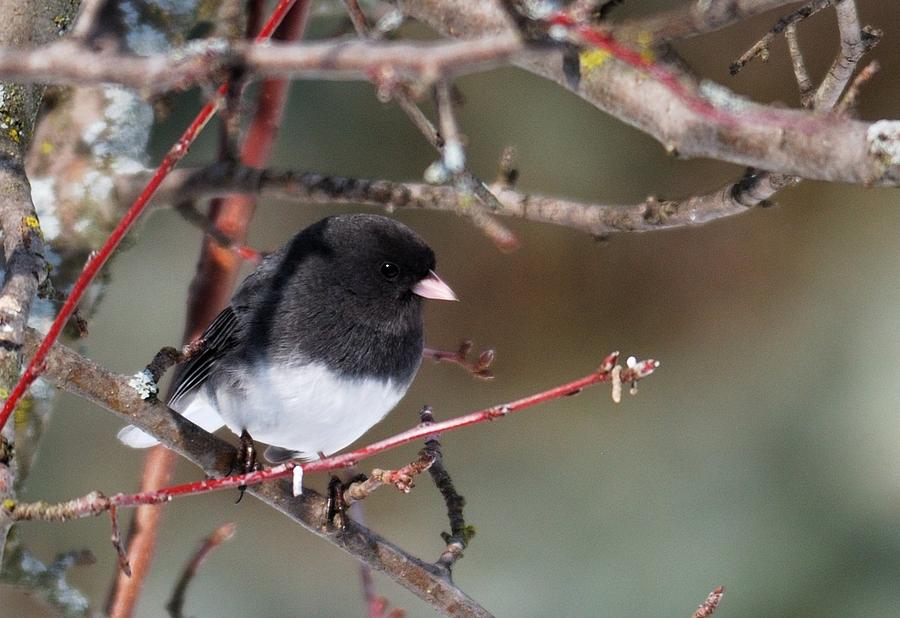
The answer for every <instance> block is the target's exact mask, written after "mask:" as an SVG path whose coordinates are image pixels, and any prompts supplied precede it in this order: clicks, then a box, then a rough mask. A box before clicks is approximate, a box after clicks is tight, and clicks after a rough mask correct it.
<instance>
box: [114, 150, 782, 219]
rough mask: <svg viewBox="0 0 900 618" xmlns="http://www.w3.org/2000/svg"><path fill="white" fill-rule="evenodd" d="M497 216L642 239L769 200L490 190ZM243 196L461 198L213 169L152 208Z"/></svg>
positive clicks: (748, 192)
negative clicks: (628, 200)
mask: <svg viewBox="0 0 900 618" xmlns="http://www.w3.org/2000/svg"><path fill="white" fill-rule="evenodd" d="M143 178H144V175H143V174H139V175H135V176H127V177H121V178H120V179H119V181H118V182H117V185H118V189H117V190H118V194H119V196H120V199H127V198H128V196H129V195H130V194H131V193H132V191H133V190H134V187H135V186H136V185H137V184H138V183H139V182H140V180H141V179H143ZM491 188H492V189H493V192H494V194H495V195H496V198H497V201H498V203H499V205H500V208H499V209H497V210H496V211H495V213H496V214H497V215H500V216H506V217H513V218H519V219H527V220H529V221H536V222H540V223H551V224H554V225H561V226H564V227H569V228H572V229H576V230H580V231H583V232H588V233H590V234H593V235H595V236H598V237H605V236H608V235H610V234H615V233H619V232H647V231H652V230H661V229H670V228H676V227H685V226H696V225H702V224H704V223H708V222H710V221H713V220H716V219H721V218H723V217H728V216H732V215H736V214H740V213H743V212H746V211H747V210H748V209H749V208H752V207H754V206H757V205H759V204H761V203H762V202H763V201H764V200H765V199H767V198H768V197H769V196H770V195H771V193H767V192H764V191H763V192H762V193H764V194H765V195H764V196H761V195H757V190H758V187H757V184H755V183H754V181H753V177H752V176H751V177H750V179H749V180H748V179H746V178H745V179H741V180H739V181H738V182H735V183H732V184H729V185H727V186H725V187H723V188H721V189H719V190H717V191H714V192H712V193H709V194H705V195H700V196H693V197H689V198H686V199H683V200H664V199H659V198H656V197H649V198H647V199H646V200H645V201H644V202H641V203H638V204H623V205H607V204H591V203H585V202H578V201H574V200H566V199H562V198H557V197H548V196H543V195H534V194H528V193H522V192H519V191H516V190H514V189H511V188H509V187H507V186H505V183H504V184H499V185H494V186H492V187H491ZM229 193H249V194H254V195H259V196H264V197H270V198H276V199H282V200H292V201H298V202H302V203H306V204H328V205H360V204H363V205H369V206H381V207H385V208H388V209H396V208H410V209H426V210H437V211H445V212H454V213H455V212H456V211H457V209H458V208H459V203H460V200H461V199H464V197H465V195H464V194H462V193H460V191H459V190H458V189H456V188H454V187H449V186H433V185H429V184H423V183H401V182H392V181H388V180H367V179H357V178H344V177H340V176H326V175H323V174H316V173H311V172H275V171H270V170H264V171H259V170H249V169H244V168H226V167H220V166H213V167H210V168H205V169H202V170H189V169H182V170H177V171H175V172H173V173H172V175H171V176H170V177H169V179H167V180H166V182H165V183H164V184H163V185H162V187H160V191H159V192H158V194H157V200H158V202H159V203H166V202H168V201H169V200H173V199H177V198H178V197H180V196H184V195H191V196H203V195H222V194H229Z"/></svg>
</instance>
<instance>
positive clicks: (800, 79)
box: [784, 24, 813, 107]
mask: <svg viewBox="0 0 900 618" xmlns="http://www.w3.org/2000/svg"><path fill="white" fill-rule="evenodd" d="M784 38H785V40H786V41H787V46H788V52H789V53H790V55H791V66H792V67H793V69H794V77H796V78H797V87H798V88H799V89H800V104H801V105H802V106H803V107H812V103H813V84H812V80H811V79H810V78H809V73H808V72H807V70H806V63H805V62H804V61H803V53H802V52H801V51H800V41H799V40H798V39H797V24H790V25H789V26H788V27H787V28H785V30H784Z"/></svg>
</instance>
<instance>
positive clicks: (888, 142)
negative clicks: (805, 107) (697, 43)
mask: <svg viewBox="0 0 900 618" xmlns="http://www.w3.org/2000/svg"><path fill="white" fill-rule="evenodd" d="M713 4H722V5H727V4H730V3H725V2H723V3H713ZM476 5H477V6H476ZM403 8H404V10H405V11H406V13H407V14H408V15H410V16H411V17H413V18H415V19H417V20H419V21H421V22H423V23H425V24H427V25H429V26H431V27H432V28H434V29H436V30H437V31H439V32H441V33H443V34H446V35H449V36H456V37H461V38H465V37H477V36H485V35H487V34H496V33H499V32H508V31H509V24H508V21H507V19H506V17H505V15H504V14H503V12H502V11H500V10H499V9H498V8H496V6H495V3H476V2H472V1H469V2H461V1H460V0H420V1H418V2H408V3H404V4H403ZM612 33H613V35H616V33H617V31H616V30H613V31H612ZM512 61H513V63H514V64H516V65H517V66H519V67H521V68H524V69H525V70H528V71H531V72H532V73H535V74H537V75H541V76H543V77H546V78H548V79H550V80H552V81H554V82H556V83H558V84H560V85H561V86H563V87H565V88H567V89H569V90H572V91H573V92H574V93H575V94H577V95H578V96H580V97H581V98H583V99H584V100H586V101H588V102H589V103H591V104H593V105H594V106H596V107H597V108H599V109H601V110H603V111H606V112H608V113H610V114H612V115H614V116H615V117H617V118H619V119H620V120H622V121H623V122H626V123H628V124H630V125H632V126H634V127H636V128H638V129H639V130H641V131H643V132H645V133H648V134H649V135H651V136H653V137H654V138H655V139H657V140H658V141H659V142H661V143H662V144H663V145H664V146H665V148H666V149H667V151H669V152H672V153H678V154H679V156H683V157H710V158H714V159H721V160H724V161H731V162H733V163H738V164H741V165H745V166H750V167H755V168H758V169H768V170H773V171H777V172H779V173H784V174H792V175H796V176H801V177H804V178H810V179H818V180H830V181H840V182H853V183H863V184H875V185H889V186H896V185H898V184H900V136H898V135H895V133H896V134H900V120H893V121H881V122H883V123H886V124H878V123H865V122H858V121H851V120H849V119H841V120H837V121H836V120H835V119H834V118H833V117H830V116H825V115H821V114H815V113H811V112H807V111H798V110H787V109H779V108H776V107H772V106H766V105H759V104H756V103H753V102H750V101H748V100H746V99H743V98H741V97H738V96H737V95H735V94H734V93H733V92H731V91H730V90H728V89H726V88H724V87H722V86H719V85H716V84H712V83H708V82H703V83H701V84H700V85H699V86H690V85H689V84H690V82H691V81H692V80H691V78H690V76H688V75H683V74H680V73H679V72H678V70H677V69H674V68H672V67H667V69H668V70H671V71H672V72H673V74H674V75H676V76H677V77H678V78H679V79H680V80H684V83H685V88H688V91H689V92H691V94H692V96H696V97H699V98H703V97H706V98H707V99H708V100H710V101H711V102H712V103H713V105H714V106H715V107H716V108H717V109H723V110H728V111H729V112H730V113H729V118H732V119H733V120H734V121H733V122H723V121H722V120H721V119H717V120H715V121H711V120H710V118H709V117H708V116H705V115H703V114H699V113H697V111H695V110H692V109H691V108H690V107H689V106H688V105H686V104H685V102H684V101H683V100H682V99H681V98H679V97H678V96H676V95H675V94H673V93H672V91H671V90H669V89H668V88H667V87H666V86H665V85H663V84H661V83H658V82H656V81H654V80H648V79H647V78H646V75H645V74H644V73H642V72H641V71H638V70H636V69H633V68H630V67H628V66H625V65H624V64H623V63H621V62H604V63H603V64H602V65H600V66H597V67H594V68H592V69H591V70H590V71H586V72H583V74H582V76H581V80H580V82H579V84H578V85H577V87H573V86H572V85H571V84H570V83H569V80H568V79H567V76H566V74H565V72H564V70H563V63H562V55H561V53H560V52H558V51H547V50H533V51H531V52H530V53H528V54H525V55H518V56H516V57H514V58H513V59H512Z"/></svg>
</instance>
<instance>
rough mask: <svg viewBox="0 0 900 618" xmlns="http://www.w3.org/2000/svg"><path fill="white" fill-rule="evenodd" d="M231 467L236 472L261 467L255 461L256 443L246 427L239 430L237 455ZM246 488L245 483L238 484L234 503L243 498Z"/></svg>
mask: <svg viewBox="0 0 900 618" xmlns="http://www.w3.org/2000/svg"><path fill="white" fill-rule="evenodd" d="M233 469H236V470H237V472H238V474H249V473H250V472H255V471H257V470H261V469H262V466H260V465H259V463H257V461H256V445H255V444H254V443H253V438H251V437H250V434H249V433H248V432H247V430H246V429H245V430H244V431H242V432H241V438H240V443H239V445H238V451H237V455H236V456H235V460H234V465H233ZM246 490H247V486H246V485H239V486H238V492H239V493H238V498H237V500H235V501H234V503H235V504H238V503H239V502H240V501H241V500H242V499H243V498H244V492H245V491H246Z"/></svg>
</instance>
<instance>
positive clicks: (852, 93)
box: [834, 60, 881, 116]
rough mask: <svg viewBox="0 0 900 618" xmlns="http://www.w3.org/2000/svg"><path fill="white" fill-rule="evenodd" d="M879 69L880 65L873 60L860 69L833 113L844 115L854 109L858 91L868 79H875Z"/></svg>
mask: <svg viewBox="0 0 900 618" xmlns="http://www.w3.org/2000/svg"><path fill="white" fill-rule="evenodd" d="M880 69H881V65H880V64H879V63H878V61H877V60H873V61H872V62H870V63H869V64H867V65H866V66H864V67H863V68H862V70H861V71H860V72H859V73H858V74H857V75H856V77H855V78H854V79H853V82H852V83H851V84H850V85H849V86H848V87H847V92H846V94H844V96H843V98H842V99H841V100H840V101H838V104H837V106H835V108H834V111H835V112H836V113H837V114H838V115H840V116H843V115H846V114H847V113H848V111H849V110H852V109H853V108H854V107H856V100H857V99H858V98H859V93H860V90H861V89H862V87H863V86H865V85H866V84H867V83H868V82H869V80H870V79H872V78H873V77H875V74H876V73H877V72H878V71H879V70H880Z"/></svg>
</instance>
